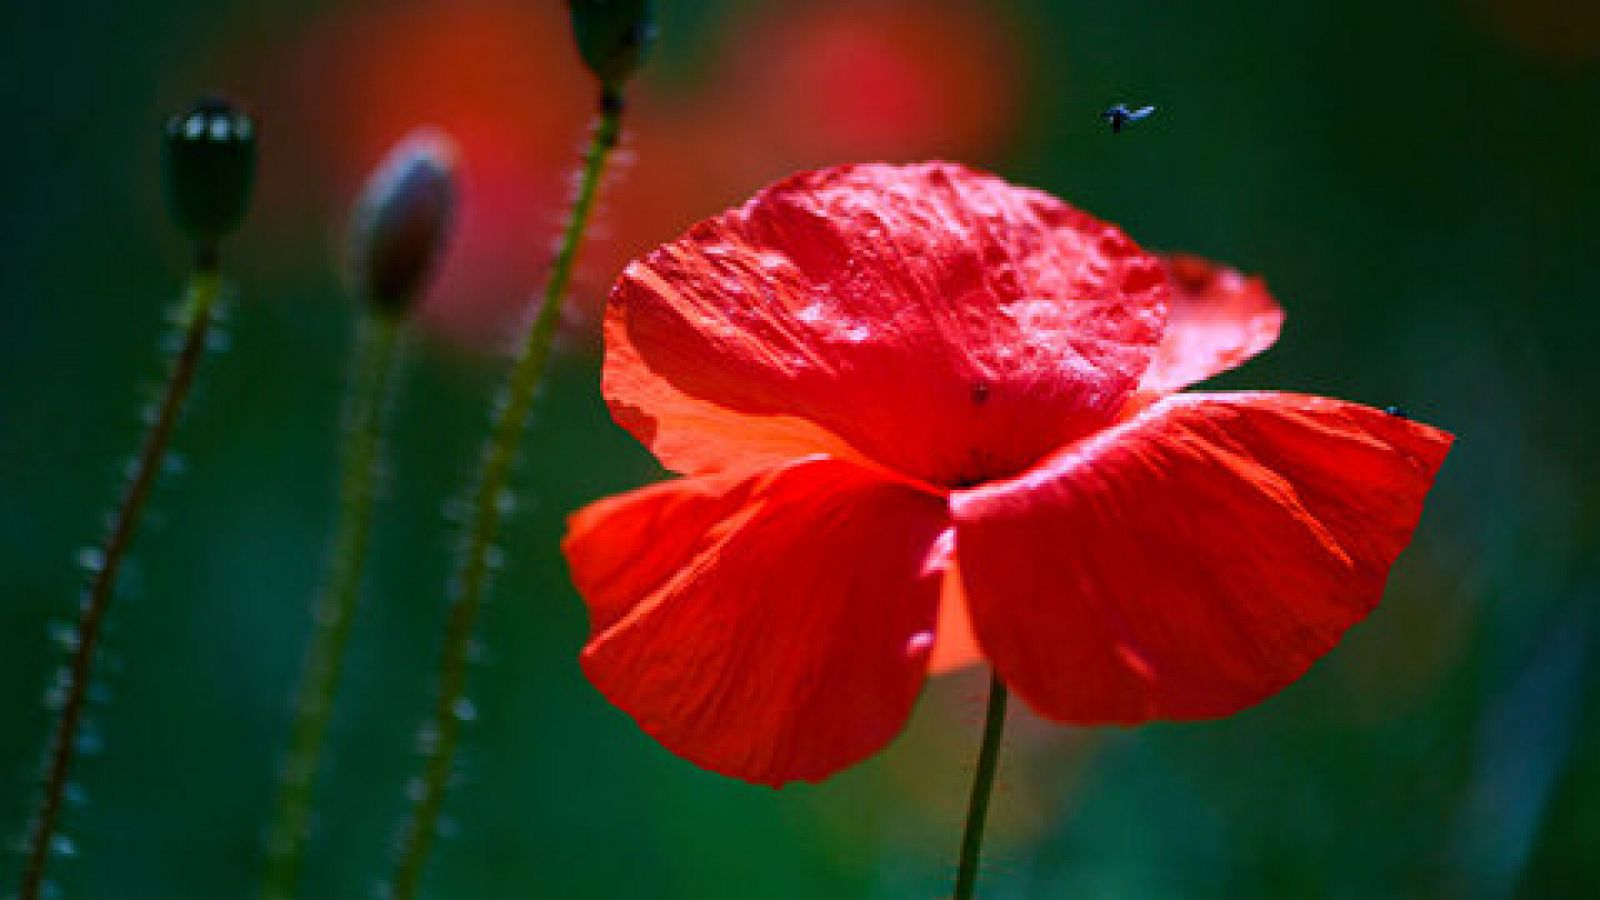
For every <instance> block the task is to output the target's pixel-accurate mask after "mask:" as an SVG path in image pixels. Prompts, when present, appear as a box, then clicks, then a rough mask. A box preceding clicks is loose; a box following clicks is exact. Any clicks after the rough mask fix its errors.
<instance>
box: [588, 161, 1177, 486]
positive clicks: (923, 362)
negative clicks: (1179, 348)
mask: <svg viewBox="0 0 1600 900" xmlns="http://www.w3.org/2000/svg"><path fill="white" fill-rule="evenodd" d="M1168 290H1169V288H1168V278H1167V275H1166V272H1165V269H1164V268H1163V265H1162V263H1161V261H1160V260H1159V259H1158V258H1157V257H1155V256H1152V255H1150V254H1148V253H1145V252H1144V251H1143V250H1141V249H1140V248H1139V247H1138V246H1137V245H1135V244H1134V243H1133V242H1132V241H1131V240H1129V239H1128V238H1127V236H1126V235H1124V234H1123V233H1122V232H1121V231H1120V230H1118V229H1117V228H1116V227H1115V226H1113V225H1109V224H1107V223H1104V222H1101V221H1098V220H1096V219H1094V218H1093V217H1091V216H1088V215H1087V214H1085V213H1082V212H1079V211H1078V210H1075V209H1073V208H1071V207H1069V206H1067V205H1066V204H1064V203H1062V202H1061V201H1059V200H1057V199H1055V198H1053V197H1050V196H1048V195H1046V194H1043V193H1040V192H1038V191H1033V190H1029V189H1026V188H1020V187H1015V186H1012V185H1009V184H1007V183H1005V182H1004V181H1001V180H1000V179H998V178H995V177H993V176H990V175H985V174H982V173H978V172H974V171H972V170H970V169H966V168H963V167H961V166H958V165H954V164H951V163H924V164H917V165H908V166H890V165H879V164H872V165H854V166H841V167H838V168H834V169H825V170H821V171H816V172H806V173H801V174H799V175H796V176H793V177H791V178H789V179H786V180H784V181H781V182H778V183H777V184H775V185H772V186H771V187H769V188H767V189H765V190H763V191H761V192H760V193H758V194H757V195H756V196H755V197H754V198H752V199H751V200H750V201H749V202H748V203H747V204H745V205H744V206H743V207H741V208H739V209H736V210H732V211H730V212H727V213H724V214H723V215H721V216H717V217H715V218H712V219H708V220H706V221H704V222H701V223H699V224H697V225H695V226H694V228H692V229H691V230H690V231H689V233H688V234H687V235H686V236H684V237H683V238H681V239H680V240H677V241H675V242H673V243H670V244H667V245H665V246H663V247H661V248H659V249H658V250H656V251H655V252H654V253H652V254H650V255H649V256H648V257H646V258H645V259H643V260H641V261H638V262H635V263H634V264H632V265H630V266H629V267H628V269H627V270H626V271H625V272H624V273H623V275H622V277H621V278H620V279H619V280H618V282H617V284H616V286H615V288H613V290H612V294H611V299H610V304H609V306H608V310H607V326H606V343H607V353H606V364H605V381H604V389H605V393H606V398H607V401H608V402H609V403H610V404H611V407H612V410H613V414H614V415H615V416H616V418H617V421H618V422H619V423H620V424H621V425H623V426H624V427H626V428H628V429H629V430H630V431H632V432H633V433H634V435H635V436H636V437H638V438H639V439H640V440H641V441H642V442H644V443H645V444H646V445H647V446H649V447H650V448H651V449H652V451H653V452H655V454H656V455H657V457H658V458H659V459H660V460H661V461H662V463H663V464H664V465H666V466H667V467H668V468H670V469H673V470H676V471H679V472H684V473H687V474H706V473H711V472H716V471H728V470H737V469H749V468H751V467H754V466H759V465H767V464H771V463H772V462H773V461H774V460H775V459H776V458H778V457H780V456H781V455H782V454H783V453H784V452H788V453H790V455H791V457H792V456H793V455H796V454H795V450H796V449H799V450H803V451H805V452H817V453H828V454H830V455H834V456H844V455H852V454H858V455H860V456H862V457H865V458H868V459H871V460H874V461H875V462H877V463H878V464H880V465H882V466H885V467H887V468H889V469H892V470H895V471H897V472H900V473H902V474H904V475H906V476H908V477H911V478H914V479H917V480H921V481H924V482H927V483H930V484H935V485H954V484H970V483H976V482H979V481H983V480H988V479H991V478H995V477H1002V476H1008V475H1013V474H1016V473H1017V472H1020V471H1022V470H1023V469H1025V468H1026V467H1027V466H1028V465H1030V464H1032V463H1033V462H1035V461H1037V460H1038V459H1040V458H1041V457H1043V456H1045V455H1046V454H1048V453H1050V452H1051V451H1052V450H1054V449H1055V448H1056V447H1059V446H1061V445H1062V444H1063V443H1065V442H1066V441H1068V440H1070V439H1073V438H1076V437H1080V436H1082V435H1083V434H1087V433H1089V432H1090V431H1093V430H1095V429H1097V428H1100V427H1104V426H1105V425H1107V424H1109V423H1110V422H1111V421H1114V419H1115V417H1116V415H1117V413H1118V412H1119V411H1120V409H1121V408H1122V405H1123V402H1124V400H1125V399H1126V398H1127V396H1128V395H1129V394H1130V393H1131V392H1132V391H1133V389H1134V388H1135V387H1136V386H1137V384H1138V380H1139V377H1140V375H1142V374H1143V372H1144V370H1145V367H1146V366H1147V365H1148V363H1149V359H1150V355H1151V353H1152V352H1153V351H1154V347H1155V344H1156V341H1157V340H1158V339H1159V337H1160V334H1161V328H1162V325H1163V322H1164V320H1165V315H1166V307H1165V300H1166V295H1167V292H1168ZM841 445H843V446H845V447H848V448H853V449H843V450H842V449H841Z"/></svg>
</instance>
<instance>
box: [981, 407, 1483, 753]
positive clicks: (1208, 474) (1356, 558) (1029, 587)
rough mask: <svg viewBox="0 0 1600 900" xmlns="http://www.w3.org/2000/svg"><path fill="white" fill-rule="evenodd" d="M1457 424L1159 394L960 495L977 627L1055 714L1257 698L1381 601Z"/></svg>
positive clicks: (1014, 678)
mask: <svg viewBox="0 0 1600 900" xmlns="http://www.w3.org/2000/svg"><path fill="white" fill-rule="evenodd" d="M1452 440H1453V438H1452V437H1451V436H1450V435H1448V434H1446V433H1444V432H1442V431H1439V430H1438V429H1435V428H1431V427H1429V426H1427V425H1422V424H1419V423H1416V422H1412V421H1409V420H1406V419H1404V418H1401V417H1398V416H1391V415H1387V414H1385V413H1383V412H1380V411H1378V410H1375V409H1371V408H1369V407H1365V406H1360V405H1357V404H1353V403H1346V402H1343V401H1339V400H1330V399H1325V398H1319V397H1306V396H1299V395H1291V394H1276V393H1239V394H1180V395H1174V396H1171V397H1168V398H1166V399H1164V400H1162V401H1159V402H1157V403H1156V404H1154V405H1153V406H1151V407H1149V408H1148V409H1146V410H1145V411H1144V412H1142V413H1141V414H1139V415H1138V416H1136V417H1135V418H1133V419H1130V420H1128V421H1126V422H1124V423H1122V424H1119V425H1117V426H1115V427H1113V428H1110V429H1107V430H1106V431H1105V432H1102V433H1101V434H1098V435H1095V436H1094V437H1092V438H1090V439H1087V440H1085V441H1082V442H1081V443H1079V444H1077V445H1075V446H1072V447H1070V448H1068V449H1067V450H1066V451H1064V452H1062V453H1060V454H1058V455H1057V456H1055V457H1054V458H1052V459H1051V460H1049V461H1047V462H1046V463H1045V464H1043V465H1041V466H1039V467H1038V468H1037V469H1035V470H1034V471H1032V472H1030V473H1029V474H1027V475H1025V476H1023V477H1021V478H1018V479H1014V480H1012V481H1009V482H1003V483H998V484H995V485H991V486H985V487H982V488H978V489H975V490H972V491H967V492H961V493H958V494H955V495H954V496H953V497H952V501H951V508H952V511H953V514H954V516H955V519H956V533H957V538H956V541H957V552H958V556H959V559H960V568H961V572H962V575H963V579H964V582H965V585H966V589H967V597H968V602H969V604H970V609H971V614H972V622H973V626H974V629H975V631H976V633H977V636H978V640H979V643H980V644H981V645H982V647H983V649H984V651H985V653H986V655H987V656H988V657H989V658H990V660H991V661H992V662H993V663H994V665H995V667H996V668H997V669H998V671H999V672H1000V674H1001V675H1002V677H1004V679H1005V680H1006V682H1007V683H1008V684H1010V685H1011V686H1012V687H1013V688H1015V689H1016V691H1017V692H1018V693H1019V694H1020V695H1022V697H1023V698H1024V699H1025V700H1027V702H1028V703H1029V704H1030V705H1032V706H1033V708H1034V709H1036V710H1037V711H1038V712H1039V713H1041V714H1042V715H1045V716H1047V717H1049V718H1052V719H1056V720H1059V721H1063V722H1074V723H1084V724H1088V723H1101V722H1118V723H1124V724H1132V723H1137V722H1143V721H1146V720H1150V719H1200V718H1213V717H1219V716H1226V715H1229V714H1231V713H1234V712H1236V711H1238V710H1240V709H1243V708H1245V707H1248V706H1251V705H1252V704H1255V703H1258V702H1260V701H1262V700H1264V699H1265V698H1267V697H1269V696H1271V695H1272V694H1273V693H1275V692H1277V691H1278V690H1280V689H1282V688H1283V687H1285V686H1286V685H1288V684H1290V683H1291V682H1293V681H1294V680H1295V679H1297V678H1299V677H1300V676H1301V675H1302V674H1303V673H1304V672H1305V671H1306V669H1307V668H1309V667H1310V666H1311V664H1312V663H1313V662H1314V661H1315V660H1316V659H1317V658H1318V657H1320V656H1321V655H1322V654H1324V653H1326V652H1327V651H1328V650H1329V649H1330V648H1332V647H1333V645H1334V644H1335V643H1336V642H1337V641H1338V640H1339V637H1340V636H1341V635H1342V634H1343V632H1344V631H1345V629H1347V628H1348V627H1350V626H1351V625H1352V624H1354V623H1355V622H1357V621H1359V620H1360V619H1362V618H1363V617H1365V616H1366V615H1367V613H1368V612H1370V611H1371V610H1372V609H1373V607H1374V606H1376V605H1377V603H1378V601H1379V598H1380V597H1381V595H1382V593H1383V587H1384V582H1385V580H1386V579H1387V577H1388V572H1389V567H1390V566H1391V565H1392V564H1393V562H1394V560H1395V558H1396V557H1397V556H1398V555H1399V553H1400V551H1401V550H1402V549H1403V548H1404V547H1405V546H1406V544H1407V543H1408V542H1409V541H1410V538H1411V533H1412V530H1413V529H1414V528H1415V527H1416V524H1417V520H1418V517H1419V516H1420V515H1421V511H1422V503H1423V498H1424V496H1425V495H1426V494H1427V492H1428V489H1429V487H1430V486H1431V485H1432V483H1433V478H1434V475H1435V473H1436V472H1437V471H1438V468H1439V466H1440V464H1441V463H1442V462H1443V460H1444V456H1445V454H1446V452H1447V451H1448V449H1449V446H1450V444H1451V442H1452Z"/></svg>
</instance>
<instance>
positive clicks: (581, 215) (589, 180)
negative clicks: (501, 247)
mask: <svg viewBox="0 0 1600 900" xmlns="http://www.w3.org/2000/svg"><path fill="white" fill-rule="evenodd" d="M621 129H622V102H621V98H620V95H618V94H616V93H614V92H613V91H610V90H607V91H605V92H604V93H603V95H602V98H601V104H600V118H599V121H598V123H597V124H596V125H595V127H594V134H593V137H592V138H591V140H590V143H589V148H588V151H587V152H586V153H585V155H584V165H583V176H582V179H581V180H580V181H579V183H578V196H577V199H576V201H574V203H573V206H572V213H571V215H570V216H569V217H568V219H567V223H566V228H565V230H564V231H563V233H562V235H561V246H560V249H559V250H558V251H557V253H556V258H555V263H554V267H553V268H552V269H551V272H550V280H549V282H548V283H547V285H546V288H545V293H544V302H543V304H542V305H541V306H540V307H539V314H538V318H536V319H535V320H534V323H533V325H532V327H531V328H530V329H529V330H528V334H527V339H526V341H525V343H524V344H523V347H522V353H521V355H520V356H519V357H518V358H517V360H516V362H515V364H514V365H513V366H512V369H511V374H510V376H509V377H508V379H507V381H506V384H505V388H504V390H503V392H502V393H501V395H500V398H499V402H498V404H497V406H496V413H495V419H494V425H493V429H492V431H491V434H490V437H489V443H488V446H487V447H486V449H485V450H484V453H483V458H482V462H481V466H480V468H479V470H478V478H477V487H476V489H475V490H474V492H473V495H472V508H471V511H470V513H469V515H470V516H471V519H470V520H469V526H468V529H469V530H468V531H467V534H466V547H465V552H464V553H463V554H462V557H461V560H460V563H459V566H458V568H457V570H456V577H455V580H454V582H453V584H452V588H453V590H452V595H453V596H452V599H451V603H450V611H449V618H448V620H447V622H446V625H445V633H444V649H443V654H442V657H441V660H440V664H439V686H438V692H439V693H438V698H437V703H436V706H435V708H434V713H433V718H432V720H431V722H430V724H429V725H428V726H427V730H426V731H424V735H425V741H424V748H423V754H424V759H423V772H422V777H421V781H420V783H418V785H417V786H416V788H415V792H414V794H413V799H412V805H411V813H410V817H409V819H408V820H407V822H406V825H405V830H404V831H403V832H402V835H401V843H400V855H399V859H398V860H397V863H396V865H395V868H394V872H393V874H392V876H391V879H390V882H389V891H390V893H389V897H390V898H391V900H411V898H413V897H415V896H416V894H417V887H418V883H419V881H420V880H421V877H422V871H423V867H424V866H425V864H426V863H427V860H428V853H429V851H430V850H431V848H432V846H433V841H434V837H435V836H436V834H437V833H438V828H439V817H440V814H441V812H442V810H443V807H444V798H445V792H446V790H447V788H448V787H449V782H450V772H451V768H452V767H453V766H454V763H455V755H456V746H457V744H458V742H459V740H460V737H461V718H462V717H461V715H460V710H461V708H462V703H463V702H464V700H465V698H466V687H467V685H466V682H467V663H468V657H469V655H470V651H471V645H472V636H473V632H474V626H475V623H476V621H477V618H478V612H479V610H480V609H481V608H482V606H483V592H484V588H485V586H486V584H487V582H488V579H489V572H490V568H491V566H490V561H489V558H490V556H491V555H492V551H493V549H494V547H495V542H496V540H497V539H498V535H499V531H500V523H501V519H502V517H503V515H504V512H505V507H506V504H505V502H504V498H505V496H506V495H507V485H508V483H509V481H510V479H511V470H512V467H513V465H514V463H515V462H516V459H517V451H518V445H519V444H520V443H521V438H522V433H523V431H524V430H525V429H526V426H527V420H528V411H529V408H530V407H531V406H532V404H533V396H534V393H535V391H536V389H537V388H538V386H539V380H540V378H541V376H543V374H544V367H545V361H546V359H548V357H549V356H550V345H551V342H552V340H553V339H554V338H555V332H556V325H557V324H558V323H559V322H560V319H561V302H562V298H563V297H564V296H565V294H566V291H567V285H568V283H569V282H570V281H571V279H572V267H573V262H574V260H575V259H576V257H577V255H578V247H579V244H581V243H582V239H583V232H584V229H585V227H586V226H587V225H588V223H589V216H590V214H591V213H592V212H593V209H594V202H595V196H596V194H597V193H598V192H599V188H600V180H601V176H602V174H603V173H604V171H605V165H606V160H607V159H608V158H609V157H610V155H611V151H612V150H613V149H615V148H616V145H617V138H618V136H619V135H620V133H621Z"/></svg>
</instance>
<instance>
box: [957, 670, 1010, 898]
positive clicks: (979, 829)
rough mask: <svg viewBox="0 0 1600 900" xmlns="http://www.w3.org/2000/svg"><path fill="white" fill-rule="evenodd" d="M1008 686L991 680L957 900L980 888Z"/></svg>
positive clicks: (963, 840)
mask: <svg viewBox="0 0 1600 900" xmlns="http://www.w3.org/2000/svg"><path fill="white" fill-rule="evenodd" d="M1006 698H1007V694H1006V686H1005V682H1003V681H1001V680H1000V674H999V673H998V672H996V673H993V674H991V675H990V678H989V708H988V711H987V712H986V713H985V714H984V723H983V745H982V747H981V748H980V749H979V751H978V769H977V772H976V773H974V775H973V777H972V793H971V795H970V796H969V797H968V799H967V825H966V829H965V831H964V832H963V833H962V835H961V861H960V864H959V866H958V867H957V869H956V890H955V900H971V898H972V897H973V892H974V891H976V890H977V887H978V870H979V868H980V866H981V864H982V857H983V828H984V824H985V822H986V821H987V820H988V817H989V798H990V796H991V795H992V794H993V793H994V776H995V772H996V771H998V770H999V768H1000V740H1001V738H1002V736H1003V735H1004V733H1005V727H1006Z"/></svg>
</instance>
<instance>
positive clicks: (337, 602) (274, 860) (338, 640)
mask: <svg viewBox="0 0 1600 900" xmlns="http://www.w3.org/2000/svg"><path fill="white" fill-rule="evenodd" d="M400 331H401V323H400V321H399V320H398V319H396V318H393V317H390V316H386V315H382V314H379V313H369V314H367V315H365V316H363V318H362V321H361V324H360V333H359V334H358V336H357V338H356V351H355V359H354V365H353V369H352V373H351V382H350V389H349V390H350V394H349V397H348V399H347V400H346V401H345V402H346V406H345V416H344V446H343V449H342V451H341V463H340V483H339V522H338V526H337V528H336V530H335V532H334V540H333V549H332V553H331V554H330V558H329V563H328V573H327V581H326V582H324V584H323V588H322V592H321V594H320V596H319V597H318V600H317V605H316V610H315V613H314V615H315V617H316V618H315V624H314V630H313V632H312V636H311V646H310V649H309V650H308V651H307V654H306V659H305V664H304V667H303V668H302V670H301V673H300V689H299V693H298V694H297V695H296V698H295V705H294V725H293V730H292V732H291V736H290V739H289V750H288V754H287V756H286V757H285V758H284V763H283V773H282V780H281V782H280V783H279V787H278V800H277V810H276V812H275V813H274V815H273V819H272V824H271V826H270V830H269V831H268V836H267V874H266V879H265V881H264V882H263V888H262V892H261V896H262V897H263V898H265V900H290V898H292V897H294V895H295V889H296V884H297V882H298V880H299V874H300V861H301V856H302V853H303V851H304V849H305V845H306V839H307V838H308V836H309V834H310V823H311V810H312V805H313V798H314V795H315V792H316V778H317V770H318V762H319V760H320V759H321V756H322V748H323V745H324V743H325V741H326V738H327V733H328V722H329V720H330V718H331V717H332V713H333V699H334V694H335V692H336V691H337V690H338V687H339V676H340V673H341V671H342V669H343V666H344V654H345V647H346V646H347V645H348V644H349V642H350V626H351V622H352V620H353V619H354V617H355V611H356V604H357V602H358V601H359V599H360V596H361V576H362V571H363V568H364V564H365V561H366V557H367V548H368V546H369V545H370V543H371V541H370V537H371V534H372V517H373V505H374V502H375V500H376V497H377V492H378V484H379V473H380V471H381V469H382V467H383V430H384V428H383V422H384V413H385V411H386V409H387V407H388V404H389V395H390V392H391V385H392V384H393V382H394V371H395V357H396V356H397V352H396V351H397V348H398V345H399V343H400Z"/></svg>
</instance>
